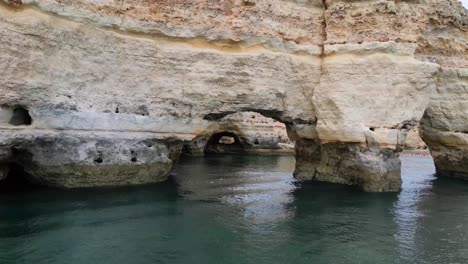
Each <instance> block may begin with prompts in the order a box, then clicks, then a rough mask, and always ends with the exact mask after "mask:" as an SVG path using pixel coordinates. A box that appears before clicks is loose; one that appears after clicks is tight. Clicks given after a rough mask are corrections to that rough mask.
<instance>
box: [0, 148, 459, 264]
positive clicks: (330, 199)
mask: <svg viewBox="0 0 468 264" xmlns="http://www.w3.org/2000/svg"><path fill="white" fill-rule="evenodd" d="M293 167H294V158H293V157H271V156H266V157H263V156H249V157H241V156H219V157H209V158H191V159H187V160H182V161H181V162H180V163H179V164H178V165H177V169H176V171H175V175H174V179H173V181H172V182H169V183H166V184H163V185H154V186H144V187H132V188H115V189H93V190H75V191H58V190H34V191H28V192H13V193H3V194H0V263H1V264H10V263H33V264H40V263H66V264H71V263H112V264H118V263H203V264H209V263H236V264H241V263H254V264H261V263H333V264H336V263H372V264H375V263H468V243H467V242H468V204H467V201H468V183H464V182H459V181H455V180H442V179H435V178H434V177H433V176H432V174H433V173H434V168H433V165H432V161H431V160H430V159H428V158H421V157H414V158H403V180H404V184H403V191H402V192H401V193H400V194H369V193H362V192H359V191H357V190H355V189H353V188H350V187H344V186H337V185H329V184H297V183H295V182H294V179H293V178H292V176H291V172H292V171H293Z"/></svg>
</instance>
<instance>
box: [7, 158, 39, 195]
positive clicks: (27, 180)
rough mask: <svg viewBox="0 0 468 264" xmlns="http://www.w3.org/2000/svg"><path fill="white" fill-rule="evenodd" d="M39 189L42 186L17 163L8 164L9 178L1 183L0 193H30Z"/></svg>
mask: <svg viewBox="0 0 468 264" xmlns="http://www.w3.org/2000/svg"><path fill="white" fill-rule="evenodd" d="M38 188H40V186H39V185H38V184H36V183H34V181H33V180H32V177H31V175H29V174H28V173H27V172H26V171H25V170H24V167H23V166H22V165H21V164H19V163H17V162H11V163H10V164H8V172H7V176H6V178H5V179H3V180H1V181H0V191H2V192H14V191H29V190H33V189H38Z"/></svg>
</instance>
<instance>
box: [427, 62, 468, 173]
mask: <svg viewBox="0 0 468 264" xmlns="http://www.w3.org/2000/svg"><path fill="white" fill-rule="evenodd" d="M421 135H422V137H423V139H424V140H425V142H426V143H427V145H428V147H429V149H430V151H431V154H432V157H433V158H434V163H435V165H436V170H437V174H438V175H442V176H448V177H455V178H461V179H465V180H468V69H467V68H465V69H460V68H445V69H443V71H442V72H441V74H440V79H439V85H438V89H437V93H436V94H435V95H434V96H433V100H432V101H431V104H430V105H429V107H428V109H427V111H426V113H425V115H424V118H423V120H422V131H421Z"/></svg>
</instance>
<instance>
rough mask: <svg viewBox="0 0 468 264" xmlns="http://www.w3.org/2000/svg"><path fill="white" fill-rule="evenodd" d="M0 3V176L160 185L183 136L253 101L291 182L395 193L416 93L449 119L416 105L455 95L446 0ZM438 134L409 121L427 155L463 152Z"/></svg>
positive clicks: (451, 1) (457, 21)
mask: <svg viewBox="0 0 468 264" xmlns="http://www.w3.org/2000/svg"><path fill="white" fill-rule="evenodd" d="M2 1H3V3H2V4H1V5H0V35H1V38H0V48H1V49H0V76H2V78H0V106H2V110H1V111H0V112H1V113H0V128H1V133H0V148H1V152H0V163H1V164H2V165H0V168H2V169H0V170H1V171H2V173H0V175H6V172H7V170H8V164H11V163H18V164H21V165H22V166H24V168H25V170H26V171H27V172H28V173H29V174H31V175H32V177H33V178H34V179H35V180H36V181H38V182H40V183H42V184H46V185H54V186H63V187H81V186H96V185H122V184H138V183H146V182H157V181H161V180H164V179H165V178H166V177H167V175H168V171H169V170H170V168H171V166H172V163H173V161H174V160H175V159H176V157H177V155H178V154H179V153H180V151H181V149H182V146H183V144H186V143H187V142H189V141H191V140H193V139H197V138H198V137H200V136H201V135H209V134H210V133H212V132H214V131H216V130H217V129H218V128H219V126H220V122H222V121H221V120H222V118H223V117H225V116H226V115H229V114H233V113H239V112H246V111H253V112H257V113H260V114H262V115H264V116H267V117H271V118H274V119H275V120H277V121H280V122H282V123H284V124H285V125H286V127H287V129H288V135H289V136H290V138H291V139H292V140H294V141H296V156H297V164H296V172H295V174H296V177H297V178H299V179H304V180H309V179H315V180H322V181H331V182H337V183H342V184H350V185H358V186H360V187H361V188H363V189H364V190H367V191H396V190H399V188H400V185H401V179H400V164H399V161H398V157H397V156H398V152H399V151H400V149H401V146H403V145H404V144H405V139H406V135H407V131H408V130H410V129H412V128H413V127H415V126H416V125H417V124H418V122H419V120H420V119H421V117H422V116H423V114H424V112H425V110H426V108H427V106H428V104H429V101H430V99H432V102H433V103H431V106H430V108H429V109H428V111H426V116H427V117H429V118H431V120H439V118H440V116H444V115H447V116H449V115H450V111H451V109H449V108H442V109H436V110H430V109H435V108H434V106H433V105H437V101H438V100H442V99H440V98H441V97H443V96H445V95H444V94H445V93H454V92H455V93H457V92H456V91H454V90H457V89H453V87H458V90H459V93H462V96H459V97H457V98H454V99H451V100H450V103H451V104H452V103H454V104H457V105H459V107H461V106H462V105H463V100H464V95H463V89H462V88H463V84H461V85H455V86H454V85H453V83H455V82H456V83H464V82H465V81H466V78H464V77H463V76H464V71H466V68H467V61H468V60H467V45H468V44H467V39H468V35H467V34H468V33H467V24H468V21H467V20H468V15H467V12H466V10H464V9H463V7H461V4H460V3H458V2H457V1H455V0H419V1H384V0H378V1H343V0H323V1H322V0H320V1H319V0H308V1H286V0H224V1H212V0H197V1H188V0H177V1H176V0H172V1H171V0H160V1H145V0H126V1H113V0H93V1H91V0H73V1H72V0H2ZM455 73H456V74H455ZM444 90H447V92H444ZM464 92H465V93H466V90H465V91H464ZM450 96H451V95H450ZM465 99H466V98H465ZM455 101H459V102H460V103H455ZM465 110H466V107H465V108H463V110H460V114H461V113H463V111H465ZM436 112H437V113H440V114H432V113H436ZM456 115H457V116H460V117H454V118H450V121H449V122H454V123H459V122H462V121H460V120H463V117H461V115H458V114H456ZM452 119H453V120H452ZM15 120H16V121H15ZM28 120H29V122H28ZM435 122H437V121H435ZM441 122H442V121H441ZM432 124H434V122H432ZM465 125H466V122H465ZM432 128H434V129H432ZM462 128H463V127H462V126H460V127H456V128H455V127H454V126H453V128H451V129H453V131H456V132H455V133H458V134H460V132H459V131H462V132H463V131H465V130H466V129H465V130H463V129H462ZM444 129H445V130H446V127H440V126H436V127H427V126H425V127H424V133H423V135H424V138H425V139H427V140H428V144H429V147H430V148H431V149H432V151H433V153H434V154H437V153H440V155H446V154H447V153H448V152H450V153H457V154H456V155H457V157H464V158H466V155H467V153H466V148H465V147H464V145H460V146H461V148H462V150H461V151H458V150H455V149H453V150H450V151H448V152H447V151H446V150H448V148H450V145H448V144H442V143H441V142H442V141H443V140H444V138H445V134H444V131H445V130H444ZM460 129H461V130H460ZM450 131H452V130H450ZM458 134H457V135H458ZM440 146H443V148H441V147H440ZM460 146H458V145H457V148H458V147H460ZM447 155H449V154H447ZM450 155H451V154H450ZM459 160H463V158H461V159H459ZM436 162H437V159H436ZM436 164H437V163H436ZM438 164H441V163H440V162H439V163H438ZM465 172H466V171H465ZM0 177H1V176H0Z"/></svg>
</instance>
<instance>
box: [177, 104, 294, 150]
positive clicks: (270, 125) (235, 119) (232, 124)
mask: <svg viewBox="0 0 468 264" xmlns="http://www.w3.org/2000/svg"><path fill="white" fill-rule="evenodd" d="M223 135H225V136H226V138H224V137H223ZM215 137H216V138H215ZM219 137H221V138H220V139H219V140H218V138H219ZM228 138H229V139H228ZM223 139H228V140H225V142H221V141H223ZM218 141H219V142H218ZM231 141H232V142H231ZM217 143H221V144H217ZM207 144H215V145H218V146H207ZM229 145H235V146H229ZM207 147H208V148H209V150H208V152H211V153H226V152H231V153H259V154H293V153H294V143H293V142H292V141H291V140H290V139H289V137H288V134H287V130H286V126H285V125H284V124H283V123H281V122H278V121H276V120H274V119H272V118H268V117H264V116H262V115H261V114H258V113H255V112H241V113H235V114H231V115H227V116H225V117H223V118H222V119H221V120H220V121H219V122H218V123H217V126H215V127H212V129H211V130H209V131H208V130H207V131H205V134H203V135H198V136H197V138H195V139H193V140H192V141H191V142H190V143H188V144H186V145H185V146H184V151H185V153H186V154H189V155H196V156H200V155H204V152H205V150H206V148H207Z"/></svg>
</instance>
